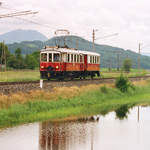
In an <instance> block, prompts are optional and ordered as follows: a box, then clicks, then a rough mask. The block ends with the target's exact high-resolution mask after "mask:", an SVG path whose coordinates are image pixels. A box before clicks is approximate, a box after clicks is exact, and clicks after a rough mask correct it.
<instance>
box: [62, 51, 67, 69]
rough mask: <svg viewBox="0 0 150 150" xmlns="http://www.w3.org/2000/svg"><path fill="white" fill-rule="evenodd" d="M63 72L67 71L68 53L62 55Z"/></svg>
mask: <svg viewBox="0 0 150 150" xmlns="http://www.w3.org/2000/svg"><path fill="white" fill-rule="evenodd" d="M61 62H62V63H61V69H62V70H61V71H66V62H67V53H62V54H61Z"/></svg>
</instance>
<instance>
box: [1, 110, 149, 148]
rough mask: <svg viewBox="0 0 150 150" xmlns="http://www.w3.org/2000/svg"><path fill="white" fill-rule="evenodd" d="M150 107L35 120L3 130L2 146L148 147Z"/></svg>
mask: <svg viewBox="0 0 150 150" xmlns="http://www.w3.org/2000/svg"><path fill="white" fill-rule="evenodd" d="M149 137H150V107H140V113H139V121H138V108H137V107H136V108H134V109H132V110H130V114H129V115H128V118H127V119H124V120H119V119H117V118H116V115H115V113H109V114H108V115H106V116H105V117H102V116H100V118H99V120H98V119H97V120H80V121H74V122H65V123H50V122H43V123H35V124H29V125H23V126H19V127H15V128H9V129H6V130H3V131H0V150H149V149H150V141H149Z"/></svg>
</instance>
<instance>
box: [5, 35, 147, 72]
mask: <svg viewBox="0 0 150 150" xmlns="http://www.w3.org/2000/svg"><path fill="white" fill-rule="evenodd" d="M64 41H65V42H64ZM64 43H66V45H67V46H68V47H70V48H77V49H80V50H86V51H93V44H92V42H90V41H87V40H85V39H83V38H81V37H78V36H66V37H65V38H64V37H63V36H61V37H57V38H56V37H54V38H51V39H49V40H47V41H45V42H42V41H29V42H28V41H24V42H21V43H13V44H8V49H9V50H10V52H11V53H14V51H15V50H16V49H17V48H21V49H22V53H23V54H29V53H32V52H34V51H37V50H40V49H42V47H44V46H45V45H49V46H56V45H60V46H64ZM95 51H96V52H98V53H100V54H101V67H107V68H108V67H112V68H116V67H117V66H118V61H119V64H120V66H122V63H123V61H124V59H126V58H130V59H131V60H132V64H133V68H137V67H138V66H137V64H138V57H139V54H137V53H135V52H133V51H131V50H124V49H122V48H118V47H112V46H108V45H99V44H95ZM140 62H141V68H145V69H150V63H149V62H150V57H148V56H143V55H140Z"/></svg>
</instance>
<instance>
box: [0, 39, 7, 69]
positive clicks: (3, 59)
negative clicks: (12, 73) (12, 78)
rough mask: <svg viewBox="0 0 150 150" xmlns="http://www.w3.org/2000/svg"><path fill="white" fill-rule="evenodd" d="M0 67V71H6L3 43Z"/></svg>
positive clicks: (3, 44)
mask: <svg viewBox="0 0 150 150" xmlns="http://www.w3.org/2000/svg"><path fill="white" fill-rule="evenodd" d="M0 66H1V71H2V70H3V68H4V71H6V51H5V43H4V41H3V43H2V53H1V62H0Z"/></svg>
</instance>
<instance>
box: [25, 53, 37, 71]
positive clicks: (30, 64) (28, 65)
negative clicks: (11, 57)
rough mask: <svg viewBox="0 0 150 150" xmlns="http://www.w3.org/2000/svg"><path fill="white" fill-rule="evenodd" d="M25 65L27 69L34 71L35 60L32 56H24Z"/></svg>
mask: <svg viewBox="0 0 150 150" xmlns="http://www.w3.org/2000/svg"><path fill="white" fill-rule="evenodd" d="M25 64H26V68H27V69H35V67H36V66H37V62H36V59H35V58H34V57H33V56H32V55H26V57H25Z"/></svg>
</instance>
